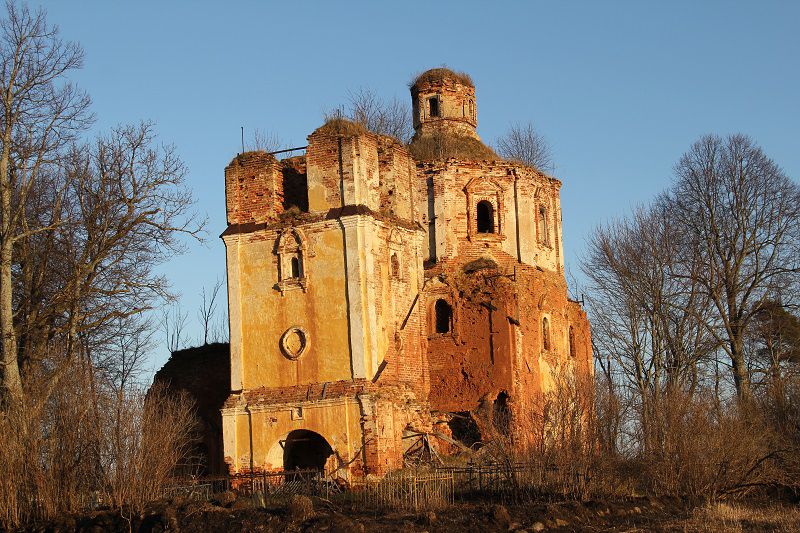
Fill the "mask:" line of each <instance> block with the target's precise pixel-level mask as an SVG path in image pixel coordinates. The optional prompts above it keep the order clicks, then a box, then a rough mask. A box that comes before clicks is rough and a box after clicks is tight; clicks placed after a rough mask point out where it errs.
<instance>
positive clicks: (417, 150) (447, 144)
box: [408, 133, 500, 161]
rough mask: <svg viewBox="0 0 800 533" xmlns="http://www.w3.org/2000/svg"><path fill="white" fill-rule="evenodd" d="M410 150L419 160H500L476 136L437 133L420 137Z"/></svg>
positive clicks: (413, 141) (413, 142)
mask: <svg viewBox="0 0 800 533" xmlns="http://www.w3.org/2000/svg"><path fill="white" fill-rule="evenodd" d="M408 151H409V152H411V155H412V156H413V157H414V159H416V160H417V161H445V160H447V159H450V158H453V159H463V160H468V161H483V160H490V161H494V160H498V159H500V158H499V157H498V156H497V154H496V153H494V151H493V150H492V149H491V148H489V147H488V146H486V145H485V144H483V143H482V142H481V141H479V140H478V139H475V138H474V137H466V136H461V135H447V134H441V133H439V134H435V135H430V136H429V135H426V136H422V137H418V138H416V139H414V140H412V141H411V144H409V145H408Z"/></svg>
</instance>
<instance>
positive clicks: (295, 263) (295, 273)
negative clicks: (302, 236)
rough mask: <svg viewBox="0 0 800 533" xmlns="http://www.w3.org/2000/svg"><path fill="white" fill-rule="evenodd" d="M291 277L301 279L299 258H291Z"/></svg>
mask: <svg viewBox="0 0 800 533" xmlns="http://www.w3.org/2000/svg"><path fill="white" fill-rule="evenodd" d="M292 277H293V278H302V277H303V274H302V272H300V258H299V257H292Z"/></svg>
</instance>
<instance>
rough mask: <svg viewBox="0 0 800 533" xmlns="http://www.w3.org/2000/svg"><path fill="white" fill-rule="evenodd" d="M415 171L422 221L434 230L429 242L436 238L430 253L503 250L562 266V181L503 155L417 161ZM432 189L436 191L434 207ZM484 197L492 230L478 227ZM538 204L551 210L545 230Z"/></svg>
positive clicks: (522, 258)
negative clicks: (490, 212)
mask: <svg viewBox="0 0 800 533" xmlns="http://www.w3.org/2000/svg"><path fill="white" fill-rule="evenodd" d="M417 172H418V180H417V183H418V187H419V193H418V195H417V197H418V198H419V199H420V200H419V202H420V213H421V215H422V219H423V223H422V226H423V227H424V228H425V229H426V232H433V233H435V238H434V239H431V238H430V236H429V235H426V242H431V243H434V242H435V250H433V251H430V250H429V252H428V254H426V255H427V256H428V257H435V258H436V259H437V261H443V260H447V259H451V258H454V257H456V256H462V257H463V256H472V257H479V256H481V255H483V254H487V253H488V254H490V255H491V254H492V253H494V252H495V251H498V250H499V251H502V252H504V253H505V254H507V255H509V256H511V257H514V258H518V259H519V260H520V261H521V262H522V263H525V264H528V265H531V266H539V267H541V268H544V269H547V270H552V271H556V272H563V269H564V259H563V257H564V252H563V243H562V239H561V203H560V200H559V190H560V187H561V182H559V181H558V180H556V179H555V178H551V177H549V176H546V175H544V174H541V173H539V172H537V171H536V170H534V169H532V168H530V167H526V166H524V165H518V164H513V163H509V162H504V161H457V160H453V159H451V160H448V161H445V162H434V163H422V164H419V165H418V169H417ZM429 189H432V192H433V206H432V207H433V209H432V213H431V209H430V207H431V206H430V205H429V197H430V195H429ZM481 201H488V202H490V203H491V205H492V207H493V215H494V228H495V231H494V232H493V233H480V232H478V231H477V224H476V221H475V218H476V211H477V205H478V203H479V202H481ZM540 207H544V208H545V212H546V215H547V221H546V224H545V225H544V228H545V229H546V234H545V235H542V234H541V233H540V229H541V228H542V226H541V225H540V224H539V216H540V209H539V208H540ZM431 214H433V220H432V217H431ZM431 252H433V253H431Z"/></svg>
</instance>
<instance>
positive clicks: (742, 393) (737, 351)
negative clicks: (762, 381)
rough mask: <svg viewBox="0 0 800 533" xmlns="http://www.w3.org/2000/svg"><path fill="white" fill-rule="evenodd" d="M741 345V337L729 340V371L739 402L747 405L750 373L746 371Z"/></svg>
mask: <svg viewBox="0 0 800 533" xmlns="http://www.w3.org/2000/svg"><path fill="white" fill-rule="evenodd" d="M742 345H743V343H742V340H741V339H732V340H731V343H730V348H731V353H730V357H731V372H733V384H734V385H735V386H736V396H737V397H738V399H739V403H741V404H743V405H747V404H749V403H750V400H751V399H752V397H753V393H752V391H751V389H750V375H749V374H748V372H747V364H746V363H745V360H744V348H743V346H742Z"/></svg>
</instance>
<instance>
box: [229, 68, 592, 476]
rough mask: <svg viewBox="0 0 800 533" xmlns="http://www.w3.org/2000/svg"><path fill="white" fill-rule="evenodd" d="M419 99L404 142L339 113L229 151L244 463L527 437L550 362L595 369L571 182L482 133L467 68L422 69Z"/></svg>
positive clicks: (549, 376) (344, 472) (325, 465)
mask: <svg viewBox="0 0 800 533" xmlns="http://www.w3.org/2000/svg"><path fill="white" fill-rule="evenodd" d="M411 97H412V103H413V106H412V107H413V119H414V128H415V135H414V139H413V140H412V142H411V143H410V144H409V145H404V144H402V143H401V142H399V141H398V140H396V139H394V138H391V137H387V136H382V135H378V134H375V133H372V132H370V131H367V130H366V129H364V128H363V127H361V126H359V125H357V124H354V123H351V122H348V121H346V120H342V119H338V120H332V121H329V122H328V123H326V124H325V125H323V126H322V127H320V128H318V129H317V130H316V131H314V132H313V133H311V134H310V135H309V136H308V146H307V148H306V151H305V155H303V156H298V157H291V158H288V159H284V160H278V159H276V158H275V156H274V155H272V154H268V153H265V152H247V153H243V154H240V155H238V156H237V157H235V158H234V159H233V161H231V163H230V164H229V165H228V166H227V167H226V169H225V193H226V205H227V221H228V228H227V229H226V231H225V232H224V233H223V236H222V238H223V240H224V242H225V246H226V251H227V274H228V298H229V301H228V305H229V318H230V333H231V336H230V357H231V392H230V395H229V397H228V399H227V401H226V402H225V404H224V406H223V409H222V420H223V441H224V443H223V446H224V456H225V461H226V462H227V464H228V468H229V470H230V471H231V472H233V473H243V472H249V471H260V470H283V469H287V470H292V469H295V468H316V469H324V470H326V471H327V472H328V473H335V474H336V475H338V476H344V477H349V476H363V475H369V474H373V475H377V476H380V475H384V474H386V473H387V472H389V471H391V470H395V469H398V468H402V467H403V465H404V458H405V457H407V456H408V454H409V453H410V452H412V451H413V449H414V447H415V446H416V445H417V444H418V443H419V439H420V438H421V437H425V443H426V445H427V446H431V447H433V448H436V449H437V450H438V452H439V453H450V452H452V451H455V450H458V449H459V448H467V447H470V446H473V447H474V445H475V443H476V442H481V441H483V442H487V441H489V440H491V438H492V435H498V434H502V435H508V434H513V435H514V436H515V442H516V443H517V445H518V446H520V447H524V446H525V445H526V444H530V443H531V441H532V439H535V438H536V437H535V435H537V434H539V433H540V432H537V430H536V424H537V420H541V417H540V416H538V415H537V409H540V406H541V398H542V396H543V395H544V394H545V393H546V392H547V391H548V389H550V388H552V387H554V386H557V385H556V382H555V381H554V380H553V375H554V374H555V373H556V372H569V373H572V374H573V375H582V376H590V375H591V373H592V359H591V348H590V346H591V342H590V332H589V325H588V321H587V318H586V315H585V313H584V312H583V310H582V309H581V307H580V305H579V304H578V303H577V302H574V301H571V300H570V299H569V298H568V296H567V287H566V282H565V278H564V262H563V245H562V239H561V204H560V200H559V190H560V186H561V182H560V181H558V180H557V179H555V178H553V177H551V176H548V175H546V174H544V173H543V172H541V171H540V170H538V169H535V168H532V167H529V166H526V165H523V164H521V163H517V162H510V161H504V160H501V159H500V158H498V157H497V156H495V155H494V154H493V152H492V151H491V150H490V149H488V148H487V147H485V146H484V145H483V144H482V143H481V141H480V138H479V137H478V135H477V133H476V127H477V103H476V100H475V88H474V86H473V84H472V81H471V80H470V79H469V77H467V76H466V75H463V74H459V73H455V72H452V71H449V70H446V69H434V70H431V71H428V72H426V73H424V74H422V75H420V76H419V77H418V78H417V79H416V81H415V83H414V84H413V85H412V87H411ZM499 414H500V415H502V416H498V415H499ZM467 426H468V427H469V428H471V429H469V430H465V429H464V428H465V427H467Z"/></svg>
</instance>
